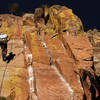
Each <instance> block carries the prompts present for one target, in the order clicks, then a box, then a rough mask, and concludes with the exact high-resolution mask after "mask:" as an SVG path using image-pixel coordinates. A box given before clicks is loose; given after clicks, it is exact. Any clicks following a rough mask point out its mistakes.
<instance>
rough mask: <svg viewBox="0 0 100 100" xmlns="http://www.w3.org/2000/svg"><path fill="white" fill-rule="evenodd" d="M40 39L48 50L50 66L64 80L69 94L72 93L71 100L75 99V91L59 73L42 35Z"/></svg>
mask: <svg viewBox="0 0 100 100" xmlns="http://www.w3.org/2000/svg"><path fill="white" fill-rule="evenodd" d="M40 39H41V43H42V45H43V47H44V48H45V49H46V52H47V54H48V56H49V58H50V66H51V68H53V69H54V70H55V72H56V73H57V75H58V76H59V77H60V79H61V80H62V82H64V84H65V85H66V87H67V88H68V90H69V92H70V96H69V99H70V100H73V99H74V90H73V89H72V87H71V86H70V84H69V83H68V82H67V81H66V80H65V79H64V77H63V75H62V74H61V73H60V72H59V71H58V69H57V67H56V65H55V64H54V62H53V60H52V56H51V53H50V51H49V49H48V47H47V45H46V43H45V41H44V40H43V38H42V36H41V35H40Z"/></svg>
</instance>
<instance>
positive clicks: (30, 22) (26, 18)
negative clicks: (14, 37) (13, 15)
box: [23, 13, 34, 26]
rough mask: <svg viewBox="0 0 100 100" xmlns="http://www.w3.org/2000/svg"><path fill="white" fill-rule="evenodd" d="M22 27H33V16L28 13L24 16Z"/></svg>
mask: <svg viewBox="0 0 100 100" xmlns="http://www.w3.org/2000/svg"><path fill="white" fill-rule="evenodd" d="M23 25H28V26H33V25H34V14H30V13H26V14H24V16H23Z"/></svg>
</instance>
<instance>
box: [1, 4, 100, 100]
mask: <svg viewBox="0 0 100 100" xmlns="http://www.w3.org/2000/svg"><path fill="white" fill-rule="evenodd" d="M40 11H41V13H40ZM1 16H4V18H3V17H1ZM0 25H1V28H0V31H1V32H6V33H7V34H8V36H9V37H10V39H14V43H13V48H14V49H13V53H16V56H15V57H14V59H13V60H12V61H11V62H10V63H9V64H8V67H9V68H12V69H9V68H7V73H6V76H5V84H4V86H3V91H2V95H1V96H5V97H7V96H8V99H7V100H9V97H10V96H11V95H12V94H13V98H15V99H13V100H30V99H31V98H30V97H31V96H32V98H33V100H47V99H48V100H95V99H96V100H97V99H98V98H100V93H99V91H100V89H99V88H100V86H99V85H98V84H99V82H98V80H100V79H99V77H97V78H96V77H95V72H96V74H97V75H98V76H99V70H100V68H99V64H100V63H99V60H100V56H99V51H100V50H99V46H100V45H99V42H100V41H99V40H100V38H99V33H98V32H97V30H94V31H93V32H92V35H91V34H89V32H91V31H89V32H88V34H87V36H88V37H89V39H88V37H87V36H86V34H85V32H83V31H84V30H83V25H82V22H81V21H80V19H79V18H78V17H77V16H76V15H75V14H73V12H72V10H71V9H69V8H67V7H65V6H60V5H54V6H52V7H49V9H48V8H47V7H44V8H37V9H36V10H35V13H34V14H25V15H24V16H23V17H22V18H21V17H16V16H13V15H0ZM95 33H98V35H96V34H95ZM91 38H92V40H91ZM16 39H19V40H16ZM21 39H23V40H24V43H25V44H24V45H23V43H22V41H21ZM89 40H90V41H92V45H93V46H94V45H95V46H94V47H95V48H93V47H92V45H91V43H90V42H89ZM12 41H13V40H10V42H9V43H8V53H9V51H10V48H9V46H11V45H12ZM23 48H24V49H23ZM25 49H26V50H27V52H26V54H32V56H33V61H32V63H31V66H32V68H33V69H32V70H33V74H32V76H31V77H32V78H29V77H28V76H27V71H28V70H26V69H25V68H24V66H25V64H26V63H24V54H25V52H23V50H25ZM93 50H94V60H95V62H94V64H93V59H92V58H93ZM0 54H1V53H0ZM26 54H25V56H26ZM0 61H1V60H0ZM0 64H1V67H0V70H2V71H3V70H4V67H3V66H4V65H5V63H4V62H3V61H1V62H0ZM29 65H30V64H29ZM93 65H95V71H94V70H93ZM26 66H27V64H26ZM19 67H20V68H19ZM10 73H11V74H10ZM1 76H2V72H1V73H0V81H1V80H2V77H1ZM17 76H18V77H17ZM11 77H12V78H11ZM16 78H18V79H16ZM28 78H29V79H28ZM29 80H30V81H31V80H32V81H31V82H33V83H32V84H34V86H33V87H34V92H32V93H31V94H30V90H29V87H30V86H28V85H29V84H28V83H29V82H30V81H29ZM13 81H15V83H14V82H13ZM12 83H13V84H14V85H15V87H13V84H12ZM8 84H9V85H8ZM5 87H6V88H5ZM7 88H8V89H9V90H8V91H6V89H7ZM10 94H11V95H10ZM1 98H3V97H0V99H1Z"/></svg>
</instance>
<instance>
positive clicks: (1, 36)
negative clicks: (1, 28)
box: [0, 33, 8, 61]
mask: <svg viewBox="0 0 100 100" xmlns="http://www.w3.org/2000/svg"><path fill="white" fill-rule="evenodd" d="M7 42H8V36H7V34H5V33H0V46H1V49H2V59H3V61H6V55H7Z"/></svg>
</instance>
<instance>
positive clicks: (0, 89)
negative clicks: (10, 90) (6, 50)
mask: <svg viewBox="0 0 100 100" xmlns="http://www.w3.org/2000/svg"><path fill="white" fill-rule="evenodd" d="M12 49H13V41H12V44H11V48H10V52H12ZM7 67H8V63H7V62H6V65H5V69H4V73H3V78H2V81H1V85H0V96H1V92H2V87H3V83H4V78H5V74H6V71H7Z"/></svg>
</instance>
